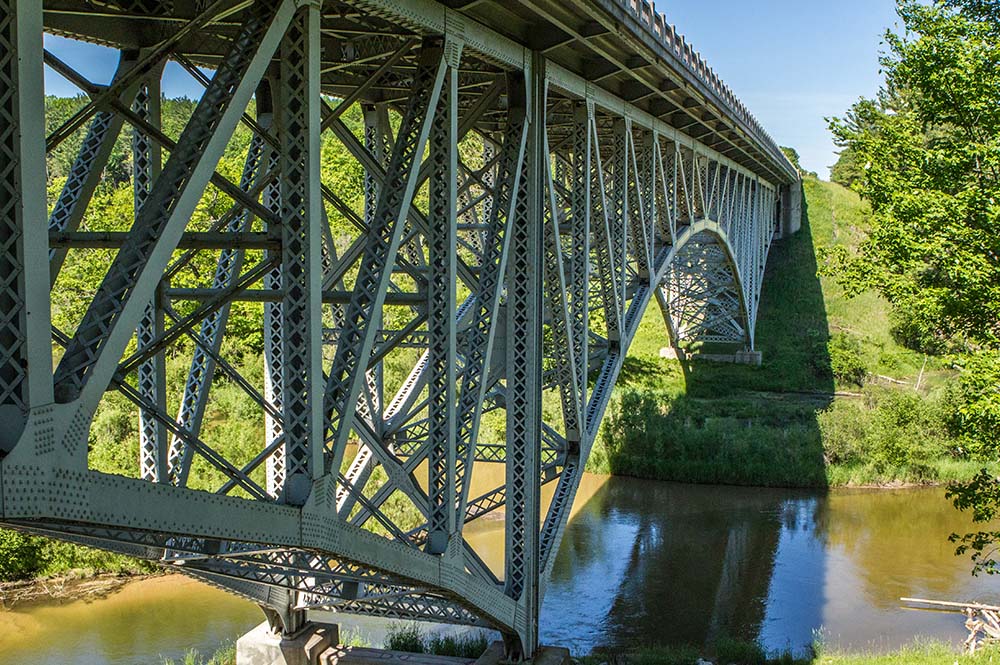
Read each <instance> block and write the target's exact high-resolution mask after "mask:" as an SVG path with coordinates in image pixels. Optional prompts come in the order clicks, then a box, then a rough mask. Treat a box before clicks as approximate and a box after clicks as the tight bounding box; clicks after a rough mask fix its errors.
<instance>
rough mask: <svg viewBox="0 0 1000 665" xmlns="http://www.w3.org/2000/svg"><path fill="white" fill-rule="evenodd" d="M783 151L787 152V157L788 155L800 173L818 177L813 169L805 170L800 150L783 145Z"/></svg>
mask: <svg viewBox="0 0 1000 665" xmlns="http://www.w3.org/2000/svg"><path fill="white" fill-rule="evenodd" d="M781 152H783V153H785V157H787V158H788V161H790V162H791V163H792V166H794V167H795V169H796V170H797V171H798V172H799V175H803V176H812V177H813V178H815V177H816V174H815V173H813V172H811V171H806V170H804V169H803V168H802V163H801V161H800V157H799V151H798V150H796V149H795V148H789V147H786V146H782V147H781Z"/></svg>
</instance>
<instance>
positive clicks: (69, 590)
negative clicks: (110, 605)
mask: <svg viewBox="0 0 1000 665" xmlns="http://www.w3.org/2000/svg"><path fill="white" fill-rule="evenodd" d="M162 574H164V573H156V572H142V573H140V572H134V573H95V572H92V571H73V572H72V573H71V574H66V575H50V576H48V577H40V578H36V579H30V580H19V581H16V582H0V610H13V609H16V608H18V607H20V606H22V605H26V604H30V603H44V602H53V601H55V602H60V603H65V602H73V601H77V600H83V601H87V602H90V601H93V600H99V599H101V598H107V597H108V596H109V595H110V594H112V593H114V592H116V591H118V590H119V589H121V588H122V587H124V586H125V585H127V584H130V583H131V582H136V581H139V580H141V579H146V578H150V577H155V576H157V575H162Z"/></svg>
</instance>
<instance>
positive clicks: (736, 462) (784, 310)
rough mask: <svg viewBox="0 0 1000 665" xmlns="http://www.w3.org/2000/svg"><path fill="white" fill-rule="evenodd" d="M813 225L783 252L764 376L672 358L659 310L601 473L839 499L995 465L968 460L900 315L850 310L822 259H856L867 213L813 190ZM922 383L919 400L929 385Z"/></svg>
mask: <svg viewBox="0 0 1000 665" xmlns="http://www.w3.org/2000/svg"><path fill="white" fill-rule="evenodd" d="M804 190H805V191H804V205H803V226H802V230H801V231H799V233H797V234H795V235H794V236H792V237H790V238H785V239H782V240H777V241H775V243H774V245H773V246H772V248H771V254H770V256H769V259H768V266H767V275H766V277H765V281H764V287H763V292H762V295H761V303H760V310H759V315H758V323H757V333H756V338H757V348H758V349H759V350H760V351H761V352H762V353H763V364H762V366H761V367H759V368H757V367H749V366H740V365H732V364H727V363H715V362H707V361H700V360H697V359H695V360H693V361H689V362H681V361H677V360H668V359H664V358H661V357H660V349H661V348H663V347H666V346H668V339H667V335H666V329H665V326H664V324H663V321H662V319H661V316H660V313H659V311H658V309H657V308H655V307H653V308H650V310H649V311H647V313H646V315H645V318H644V320H643V322H642V326H641V328H640V331H639V334H638V335H637V338H636V340H635V342H634V343H633V346H632V348H631V349H630V357H629V359H628V362H627V366H626V370H625V372H624V374H623V381H622V382H621V384H620V385H619V386H618V387H617V389H616V392H617V395H616V399H615V402H614V403H613V405H612V407H611V408H610V410H609V414H608V417H607V418H606V420H605V423H604V426H603V429H602V434H601V436H600V440H599V442H598V444H597V445H596V446H595V451H594V455H593V457H592V459H591V461H590V464H589V468H590V469H591V470H594V471H602V472H610V473H618V474H624V475H636V476H642V477H652V478H659V479H669V480H684V481H693V482H722V483H733V484H751V485H778V486H829V485H843V484H886V483H899V482H941V481H947V480H954V479H959V478H966V477H968V476H969V475H971V474H972V473H974V471H975V470H977V469H978V468H979V467H980V466H981V465H980V464H978V463H975V462H971V461H967V460H963V459H962V458H961V457H960V456H959V455H957V454H955V449H956V447H957V446H956V443H955V442H954V441H953V440H952V439H951V438H950V437H949V435H948V433H947V430H946V428H945V426H944V420H943V411H942V402H943V400H944V399H946V392H947V384H948V381H949V379H950V378H951V372H950V371H949V370H947V369H946V368H944V367H942V366H941V365H940V364H939V362H938V361H936V360H935V359H933V358H925V357H924V356H921V355H919V354H917V353H914V352H912V351H909V350H907V349H905V348H903V347H902V346H900V345H899V344H898V343H896V341H895V340H894V339H893V337H892V334H891V320H890V318H891V317H890V310H889V306H888V303H886V302H885V301H884V300H883V299H881V298H880V297H878V296H877V295H876V294H874V293H864V294H861V295H859V296H856V297H853V298H848V297H847V296H846V295H845V293H844V291H843V289H841V288H840V287H839V286H838V285H837V284H836V281H835V279H834V278H832V277H829V276H819V275H818V274H817V272H818V266H819V261H818V259H817V256H818V255H820V254H821V251H822V248H824V247H829V246H832V245H835V244H843V245H846V246H848V247H852V248H853V247H856V246H857V244H858V243H859V242H860V241H861V239H862V238H863V237H864V232H865V228H866V223H867V215H868V211H867V207H866V205H865V204H864V203H863V202H862V201H861V200H860V199H859V198H858V196H857V195H856V194H855V193H854V192H852V191H850V190H847V189H845V188H843V187H841V186H840V185H837V184H833V183H828V182H823V181H820V180H817V179H815V178H807V179H806V181H805V187H804ZM918 381H919V387H918V386H917V383H918Z"/></svg>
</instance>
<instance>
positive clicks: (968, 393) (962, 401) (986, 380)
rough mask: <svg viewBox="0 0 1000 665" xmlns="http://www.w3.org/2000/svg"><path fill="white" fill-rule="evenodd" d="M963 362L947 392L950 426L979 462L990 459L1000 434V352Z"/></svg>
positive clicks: (993, 454)
mask: <svg viewBox="0 0 1000 665" xmlns="http://www.w3.org/2000/svg"><path fill="white" fill-rule="evenodd" d="M963 362H964V365H965V366H964V367H963V368H962V372H961V374H960V375H959V378H958V380H957V381H956V382H954V383H953V384H951V385H950V386H949V390H948V401H949V406H950V409H949V415H948V425H949V428H950V429H951V431H952V433H953V434H954V435H955V436H957V437H959V438H960V440H961V443H962V445H963V446H964V447H965V448H966V450H968V451H969V452H970V453H972V454H973V455H974V456H975V457H976V458H977V459H983V460H986V459H991V458H993V457H994V456H995V455H996V436H997V433H998V432H1000V351H997V350H989V351H982V352H981V353H978V354H971V355H968V356H966V357H965V359H964V361H963Z"/></svg>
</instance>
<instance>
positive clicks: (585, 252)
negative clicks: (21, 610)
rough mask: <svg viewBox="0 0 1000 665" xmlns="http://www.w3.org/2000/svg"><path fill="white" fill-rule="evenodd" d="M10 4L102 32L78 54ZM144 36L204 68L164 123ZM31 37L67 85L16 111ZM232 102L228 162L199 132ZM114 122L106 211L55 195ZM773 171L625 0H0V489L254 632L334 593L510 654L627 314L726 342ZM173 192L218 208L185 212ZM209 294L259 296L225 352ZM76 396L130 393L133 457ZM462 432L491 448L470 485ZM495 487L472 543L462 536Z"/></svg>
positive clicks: (5, 513)
mask: <svg viewBox="0 0 1000 665" xmlns="http://www.w3.org/2000/svg"><path fill="white" fill-rule="evenodd" d="M43 33H50V34H56V35H62V36H68V37H73V38H77V39H82V40H87V41H90V42H95V43H98V44H103V45H106V46H110V47H113V48H115V49H117V50H119V51H120V61H119V64H118V66H117V70H116V71H115V72H114V73H113V75H111V73H110V72H109V79H110V82H109V83H106V84H98V83H95V82H93V81H91V80H88V79H87V78H86V77H85V76H84V75H82V74H81V73H79V72H78V71H76V70H75V69H74V67H73V63H68V62H64V61H61V60H60V59H59V58H58V57H57V56H56V55H55V54H53V53H51V52H49V51H48V50H46V49H45V47H44V43H43ZM168 61H172V62H175V63H179V64H180V66H181V67H183V68H184V69H186V70H187V71H188V72H189V73H190V74H191V75H192V76H193V77H194V78H195V79H197V80H199V81H200V82H201V83H202V84H203V85H204V94H203V95H202V96H201V98H200V100H198V101H197V104H196V106H195V107H194V110H193V112H192V113H191V115H190V117H189V119H188V120H187V123H186V125H185V126H184V127H182V128H181V129H180V130H179V131H176V132H175V133H174V134H173V135H170V134H169V132H168V131H167V128H166V127H165V126H164V125H163V124H162V123H161V113H160V106H161V104H160V100H161V94H160V80H161V73H162V71H163V67H164V64H165V63H166V62H168ZM46 66H47V67H49V68H50V69H52V70H54V71H55V72H56V73H58V74H59V75H61V76H63V77H64V78H66V79H67V80H69V81H71V82H72V83H74V84H76V85H77V86H78V87H79V88H80V90H81V91H82V93H83V94H84V95H86V97H87V99H86V100H85V102H81V105H80V108H79V110H78V111H76V112H75V113H74V114H73V115H72V116H71V117H70V118H69V120H67V121H65V122H64V123H63V124H62V125H60V126H56V127H52V126H49V127H48V128H47V127H46V120H45V118H46V115H45V99H44V96H43V95H44V92H43V85H42V78H43V68H44V67H46ZM351 118H361V122H353V124H352V121H351ZM50 125H51V123H50ZM247 130H249V136H250V137H251V138H250V140H249V146H248V147H245V146H244V147H245V165H244V167H243V173H242V175H241V176H240V177H239V179H238V181H237V179H236V178H235V177H231V176H229V177H227V176H226V175H224V174H223V173H221V172H220V171H219V166H218V165H219V162H220V158H221V157H222V155H223V153H224V152H225V151H226V150H230V149H232V146H233V143H234V136H235V135H237V134H238V133H239V132H243V133H244V135H246V133H247ZM120 136H125V137H127V140H130V142H131V150H132V159H131V168H132V173H131V180H132V189H133V193H134V220H130V222H131V228H130V230H129V231H127V232H122V231H117V232H116V231H109V230H107V228H102V227H101V224H100V222H101V220H100V219H99V218H98V219H94V218H93V217H90V218H88V217H87V211H88V207H89V206H92V202H93V200H94V198H95V191H98V186H99V184H100V182H101V179H102V174H103V173H104V171H105V168H106V165H107V164H108V161H109V158H110V155H111V153H112V149H113V147H114V145H115V142H116V141H118V140H119V137H120ZM72 137H76V138H75V139H74V140H78V141H79V143H80V148H79V152H78V155H77V157H76V159H75V162H74V163H73V166H72V168H71V170H70V172H69V174H68V177H67V179H66V181H65V184H64V185H63V186H62V189H61V191H58V189H56V190H54V193H53V195H52V196H48V194H49V193H48V192H47V184H46V159H47V157H48V156H50V154H51V153H52V151H54V150H56V149H57V148H58V147H59V146H60V145H61V144H63V143H64V142H66V141H67V140H70V139H71V138H72ZM331 150H334V151H335V152H336V153H337V154H338V155H340V157H339V158H340V159H343V158H347V157H349V159H350V160H353V162H354V164H355V166H358V165H359V168H358V172H359V173H363V176H361V177H359V181H360V182H359V183H358V186H357V188H356V189H357V191H358V192H360V193H358V194H357V195H355V193H352V192H351V191H343V190H341V191H338V188H337V187H336V186H334V185H333V184H330V183H328V182H327V180H326V175H325V170H324V169H321V164H324V163H327V164H328V165H327V168H331V167H330V166H329V164H330V163H334V164H338V163H343V161H341V162H325V160H327V159H329V158H330V157H329V154H328V153H330V151H331ZM333 168H336V167H333ZM798 186H799V183H798V176H797V174H796V172H795V170H794V169H793V167H792V166H791V164H790V163H789V162H788V161H787V160H786V159H785V158H784V156H783V155H782V153H781V152H780V150H779V149H778V147H777V146H776V145H775V143H774V142H773V141H772V140H771V139H770V138H769V137H768V135H767V134H766V133H765V132H764V131H763V129H762V128H761V127H760V126H759V125H758V124H757V123H756V122H755V121H754V119H753V118H752V117H751V115H750V114H749V113H748V111H747V109H745V108H744V107H743V106H742V105H741V104H740V102H739V101H738V100H737V99H736V97H735V96H734V95H733V94H732V92H730V91H729V89H728V88H726V87H725V86H724V85H723V84H722V82H721V81H720V80H719V78H718V77H717V76H716V75H715V74H714V73H713V72H712V71H711V69H709V68H708V67H707V65H706V64H705V62H704V61H703V60H702V59H701V57H700V56H699V55H698V54H697V53H696V52H695V51H693V50H692V48H691V47H690V45H689V44H687V43H686V42H685V40H684V39H683V38H682V37H681V36H679V35H678V34H677V33H676V32H675V30H674V28H673V27H672V26H670V25H668V24H667V23H666V21H665V20H664V18H663V16H661V15H658V14H656V13H655V12H654V11H653V8H652V6H651V5H650V4H649V3H648V2H640V1H639V0H576V1H574V2H564V1H563V0H443V1H437V0H343V1H341V0H327V1H325V2H320V1H319V0H215V1H209V0H162V1H155V0H45V1H44V2H38V1H37V0H0V482H2V492H0V522H2V523H3V524H4V525H6V526H9V527H13V528H16V529H20V530H23V531H26V532H30V533H37V534H44V535H49V536H54V537H56V538H60V539H63V540H67V541H72V542H76V543H82V544H85V545H91V546H95V547H99V548H103V549H106V550H111V551H115V552H121V553H125V554H130V555H135V556H138V557H143V558H146V559H151V560H155V561H159V562H161V563H164V564H172V565H175V566H176V567H177V569H178V570H180V571H182V572H184V573H186V574H188V575H191V576H193V577H197V578H200V579H202V580H205V581H208V582H210V583H212V584H215V585H218V586H221V587H223V588H225V589H227V590H229V591H232V592H234V593H237V594H240V595H242V596H244V597H246V598H249V599H251V600H253V601H254V602H256V603H258V604H260V605H261V606H262V607H263V608H265V613H266V614H267V615H268V618H269V620H270V621H271V623H272V626H274V627H276V628H280V629H281V630H283V631H285V633H292V632H294V631H295V630H297V629H298V628H299V627H300V626H301V625H302V624H303V622H304V621H307V620H308V619H309V618H310V616H311V613H312V612H313V611H314V610H317V609H324V610H335V611H337V612H345V613H358V614H368V615H377V616H384V617H395V618H412V619H424V620H433V621H439V622H452V623H459V624H473V625H482V626H489V627H492V628H496V629H498V630H500V631H501V632H502V633H503V634H504V636H505V641H506V644H507V648H508V655H509V656H511V657H513V658H520V657H527V656H530V655H531V654H532V653H534V651H535V649H536V647H537V635H538V609H539V604H540V602H541V599H542V596H543V593H544V590H545V580H546V578H547V575H548V574H549V572H550V571H551V570H552V566H553V562H554V560H555V556H556V552H557V549H558V544H559V541H560V537H561V534H562V532H563V530H564V528H565V526H566V522H567V520H568V515H569V510H570V506H571V504H572V502H573V498H574V495H575V492H576V489H577V486H578V484H579V482H580V477H581V473H582V470H583V467H584V464H585V462H586V460H587V456H588V453H589V452H590V450H591V447H592V445H593V443H594V438H595V435H596V433H597V430H598V425H599V423H600V421H601V417H602V415H603V413H604V411H605V409H606V407H607V405H608V401H609V398H610V395H611V392H612V388H613V386H614V384H615V381H616V378H617V377H618V375H619V372H620V371H621V369H622V363H623V361H624V358H625V355H626V353H627V351H628V348H629V344H630V342H631V340H632V338H633V336H634V335H635V333H636V329H637V326H638V324H639V321H640V319H641V318H642V315H643V312H644V311H645V309H646V307H647V305H648V304H649V303H650V301H651V300H655V301H656V302H657V304H658V306H659V307H660V308H661V309H662V312H663V315H664V319H665V321H666V324H667V329H668V331H666V332H668V333H669V336H670V339H671V340H673V342H674V343H683V342H696V341H703V342H720V343H729V344H732V345H733V346H734V347H736V348H739V349H745V350H752V349H753V346H754V322H755V317H756V312H757V303H758V298H759V295H760V289H761V281H762V278H763V275H764V266H765V261H766V257H767V253H768V247H769V245H770V243H771V240H772V237H773V236H774V234H775V232H776V231H778V232H780V230H781V229H782V228H786V229H792V228H794V227H795V225H796V222H795V219H794V218H795V217H796V216H797V215H798V207H797V204H796V200H795V199H796V198H797V197H798V196H799V194H798V189H797V188H798ZM208 196H213V197H215V200H216V201H218V200H221V201H223V202H224V203H225V205H224V206H223V208H226V207H227V206H228V209H227V210H225V212H224V213H223V214H220V215H217V216H215V217H212V218H211V219H210V220H209V222H208V223H199V224H196V223H195V222H194V221H192V220H193V218H194V217H196V215H195V213H196V210H197V209H198V206H200V205H202V204H203V202H204V200H205V198H206V197H208ZM345 228H347V229H351V232H350V233H347V232H345V231H344V230H343V229H345ZM94 248H103V249H111V250H113V253H112V255H113V260H110V261H109V262H108V263H107V265H105V266H103V269H104V270H106V273H105V274H104V275H103V277H102V278H101V279H100V280H96V281H94V283H93V284H92V288H91V291H90V292H89V293H88V294H87V295H86V298H87V301H86V303H85V313H84V314H83V315H82V317H81V318H80V320H79V321H78V323H77V324H76V326H75V329H71V330H60V329H58V328H56V327H54V326H53V319H52V314H51V307H50V299H51V296H52V289H53V288H55V287H54V286H53V285H54V284H55V285H57V284H58V283H59V282H58V277H59V274H60V270H61V268H62V267H63V266H64V265H67V261H68V260H71V259H72V256H73V253H74V252H83V251H86V250H88V249H91V250H92V249H94ZM205 257H211V258H210V260H211V263H212V264H213V265H214V266H215V267H214V272H212V271H211V270H209V271H207V272H206V271H194V270H193V269H192V266H193V265H195V264H196V262H198V261H201V263H202V264H204V261H205ZM185 271H187V272H185ZM180 275H187V279H186V281H185V280H180V278H179V276H180ZM191 275H194V277H191ZM192 279H200V282H198V283H197V284H196V286H191V280H192ZM178 281H181V282H182V283H184V284H187V287H186V288H180V287H178V286H175V284H176V283H177V282H178ZM236 303H251V304H252V306H253V307H257V308H258V310H257V311H259V312H260V318H259V324H260V330H261V334H262V338H263V365H264V367H263V369H262V372H261V373H260V374H259V375H253V376H247V375H245V374H246V372H244V373H243V374H241V373H240V371H238V369H237V367H236V363H235V362H234V361H233V360H232V359H231V358H227V357H226V356H227V353H228V351H227V350H226V349H227V347H226V346H225V345H224V341H225V340H226V337H227V332H228V333H229V334H230V336H232V335H233V333H232V332H231V331H227V323H228V320H229V318H230V312H231V309H232V308H233V306H234V305H235V304H236ZM664 339H665V341H666V335H665V337H664ZM237 341H238V340H237ZM178 354H180V355H182V356H185V357H186V358H188V359H189V371H188V372H186V373H185V376H184V377H182V378H183V385H174V384H175V383H176V382H173V383H172V382H170V381H168V379H169V378H170V377H168V372H167V370H166V358H167V357H168V356H169V357H176V356H177V355H178ZM404 364H406V365H407V366H408V367H409V370H408V372H407V371H403V372H400V371H398V368H399V367H401V366H402V365H404ZM223 383H224V384H226V385H229V386H233V385H235V386H237V387H238V388H239V390H241V391H243V392H244V393H245V396H246V398H247V399H248V400H249V402H250V403H252V404H253V405H255V407H256V408H257V409H258V410H259V413H261V414H263V416H262V419H263V420H264V422H265V427H264V436H263V437H262V438H261V440H260V441H259V444H258V445H257V446H256V449H255V450H254V452H253V454H252V455H249V456H247V455H246V454H244V453H240V454H237V453H236V452H234V451H233V450H231V449H230V448H228V447H227V446H226V445H224V444H223V445H219V442H216V443H215V444H214V445H213V444H210V443H209V442H207V441H206V440H205V439H204V438H203V424H204V423H205V421H206V419H208V418H209V417H215V416H212V415H211V414H213V413H215V412H217V411H218V410H219V409H220V408H223V407H220V406H219V404H218V403H216V402H213V387H217V386H219V385H220V384H223ZM109 393H117V394H120V395H123V396H124V398H125V399H127V400H128V402H130V403H131V404H132V405H134V408H136V410H137V414H138V418H139V442H138V443H139V460H138V461H137V464H136V468H135V473H134V474H133V475H134V477H125V476H120V475H110V474H105V473H100V472H98V471H96V470H93V469H92V468H90V467H91V466H93V460H89V459H88V441H89V438H88V437H89V432H90V429H91V426H92V421H93V418H94V415H95V411H96V410H97V409H98V405H99V403H100V402H101V400H102V399H104V398H105V396H106V395H107V394H109ZM168 397H169V399H168ZM232 417H236V416H235V415H233V416H232ZM121 445H122V449H123V450H126V449H127V447H128V445H129V442H127V441H123V442H122V443H121ZM133 445H134V444H133ZM486 464H500V465H504V467H503V468H504V469H505V471H504V472H503V476H502V478H504V480H503V481H502V482H500V483H499V485H498V486H495V487H489V488H488V489H485V490H484V489H478V490H476V491H473V489H472V488H473V487H474V485H475V483H474V482H473V475H474V471H473V470H474V469H478V468H482V467H483V465H486ZM199 465H200V466H201V468H205V469H208V470H209V472H210V473H208V474H207V476H206V477H209V478H217V479H218V482H217V483H216V484H215V486H213V487H211V488H210V491H205V490H204V489H197V490H196V489H193V488H191V487H189V477H190V474H191V470H192V468H194V467H197V466H199ZM494 468H496V467H494ZM545 485H551V487H550V488H546V490H545V492H546V495H548V494H551V499H547V500H546V501H542V499H541V497H542V496H543V494H542V487H543V486H545ZM393 502H396V504H393ZM400 503H402V504H403V505H404V506H405V507H406V510H403V511H396V512H393V511H390V510H389V509H388V506H390V505H398V504H400ZM498 511H502V512H503V515H504V529H505V548H504V555H503V556H504V559H503V567H502V570H494V569H492V568H491V567H490V566H489V565H487V563H486V562H485V559H484V556H483V553H482V552H478V551H477V550H476V548H475V547H473V546H472V545H470V542H469V539H467V538H466V537H464V536H463V534H464V533H465V532H466V531H465V530H466V529H468V528H469V525H470V524H472V523H475V522H476V521H477V520H481V519H483V518H486V517H488V516H490V515H491V514H492V515H493V516H496V515H498V514H499V512H498ZM400 512H402V514H404V515H405V516H408V517H407V518H406V519H404V518H401V517H399V516H398V514H399V513H400ZM413 516H416V520H415V522H416V524H417V526H413V522H414V519H413ZM407 519H408V520H409V523H405V522H406V520H407Z"/></svg>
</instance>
